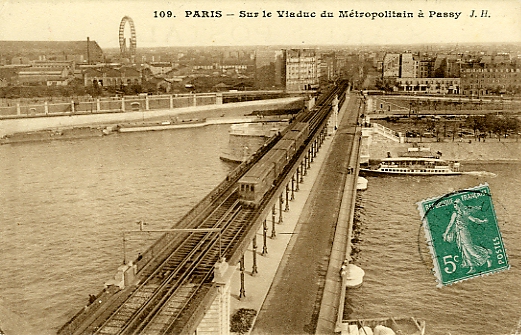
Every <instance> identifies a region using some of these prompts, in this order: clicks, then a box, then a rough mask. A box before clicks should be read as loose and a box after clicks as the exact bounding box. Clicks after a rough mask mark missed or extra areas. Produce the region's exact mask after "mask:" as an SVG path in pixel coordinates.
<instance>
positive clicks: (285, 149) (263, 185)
mask: <svg viewBox="0 0 521 335" xmlns="http://www.w3.org/2000/svg"><path fill="white" fill-rule="evenodd" d="M308 135H309V125H308V124H307V123H305V122H297V123H295V124H294V125H293V127H292V129H291V130H290V131H288V132H287V133H286V134H285V135H284V136H283V137H282V139H280V140H279V141H278V142H277V144H275V146H274V147H273V148H272V149H271V150H270V151H269V152H268V153H266V154H265V155H264V157H262V158H261V159H260V160H259V162H257V164H255V165H254V166H253V167H252V168H251V169H250V170H249V171H248V172H246V174H245V175H244V176H243V177H242V178H241V179H239V181H238V190H239V198H240V201H241V202H242V203H243V204H244V205H246V206H253V207H256V206H258V205H259V204H260V202H261V201H262V198H263V197H264V195H265V194H266V193H267V192H268V191H269V190H270V189H271V187H273V185H274V183H275V181H276V180H277V178H278V177H279V175H280V174H281V173H282V171H283V170H284V167H285V166H286V165H287V164H288V163H289V161H290V160H291V159H292V158H293V156H294V155H295V153H296V152H297V151H298V149H299V148H300V146H301V145H302V144H304V141H305V140H306V138H307V137H308Z"/></svg>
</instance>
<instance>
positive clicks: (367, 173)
mask: <svg viewBox="0 0 521 335" xmlns="http://www.w3.org/2000/svg"><path fill="white" fill-rule="evenodd" d="M359 174H360V175H361V176H363V177H385V176H457V175H461V174H462V172H455V171H444V172H413V171H407V172H399V171H379V170H372V169H360V172H359Z"/></svg>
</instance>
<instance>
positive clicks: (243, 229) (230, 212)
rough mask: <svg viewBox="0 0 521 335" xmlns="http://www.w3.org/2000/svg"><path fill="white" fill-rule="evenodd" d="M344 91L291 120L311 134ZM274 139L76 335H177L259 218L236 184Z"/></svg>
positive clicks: (335, 92) (335, 91) (341, 87)
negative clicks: (221, 265)
mask: <svg viewBox="0 0 521 335" xmlns="http://www.w3.org/2000/svg"><path fill="white" fill-rule="evenodd" d="M346 88H347V82H346V83H341V84H340V85H339V86H337V87H335V88H334V89H333V90H332V91H331V92H330V94H328V95H325V96H321V97H320V98H319V99H318V102H317V106H316V107H315V108H313V109H312V110H310V111H307V112H306V113H301V114H299V115H298V116H297V118H296V120H297V121H302V122H308V123H309V124H310V133H311V134H315V133H316V132H317V131H319V130H320V129H321V128H322V127H323V125H324V121H325V120H326V118H327V117H328V116H329V114H330V110H331V102H332V100H333V99H334V96H335V95H338V96H339V100H340V104H342V103H343V100H344V97H345V95H344V94H341V93H343V92H344V91H345V90H346ZM285 131H287V130H284V131H283V132H282V133H284V132H285ZM278 137H279V138H280V137H281V135H279V136H278ZM277 140H278V138H273V139H272V140H271V141H269V142H268V143H267V144H266V145H265V146H264V147H262V148H261V149H260V150H259V151H258V152H257V153H256V154H255V155H254V156H253V157H252V158H251V159H250V160H249V161H247V162H245V163H243V164H241V165H240V166H239V167H238V168H237V169H235V170H234V171H233V172H232V173H230V175H229V176H228V177H227V178H226V181H224V182H223V183H221V185H219V186H218V187H217V190H216V191H214V192H212V195H211V197H212V199H211V200H212V201H211V205H208V207H206V208H203V209H201V210H200V211H198V212H197V213H195V214H194V215H193V216H191V219H190V220H187V222H188V223H186V224H185V225H183V226H182V227H183V228H185V229H186V230H187V231H186V232H185V233H180V234H177V235H176V237H172V236H169V237H167V238H168V243H166V244H165V246H164V247H163V248H162V250H161V251H159V252H157V253H156V254H155V256H154V257H153V258H151V259H150V260H147V263H146V264H145V265H144V266H142V267H141V268H140V269H139V270H140V271H139V273H138V276H139V281H138V283H137V284H135V285H134V286H132V288H131V289H129V290H131V292H130V293H128V294H127V295H126V298H125V297H123V298H121V299H122V302H120V303H118V305H119V306H118V307H113V308H112V309H111V308H107V310H105V311H103V313H100V315H98V316H97V317H96V319H95V320H94V321H92V322H90V323H89V325H88V326H84V327H83V328H82V330H81V333H82V334H99V335H116V334H118V335H120V334H181V333H183V332H184V331H185V327H186V322H187V319H189V318H190V315H191V314H192V313H193V310H194V308H195V307H194V306H195V305H197V304H198V303H200V302H201V301H203V300H205V297H207V296H208V294H209V293H210V292H211V290H212V288H213V285H212V280H213V273H214V266H215V264H216V263H217V262H218V261H219V260H220V259H221V258H222V257H224V258H225V259H227V260H228V259H230V258H232V256H233V255H235V253H236V249H237V248H238V246H240V245H241V243H242V240H243V235H245V234H247V233H248V231H249V229H250V228H251V227H250V226H251V222H253V221H254V219H255V218H256V217H257V216H258V215H259V212H258V209H257V210H255V209H253V208H246V207H243V206H241V205H240V203H239V196H238V192H237V185H236V182H237V180H238V179H239V178H240V177H241V176H242V175H243V174H244V173H245V172H246V171H247V170H248V169H249V168H250V167H251V166H252V165H253V164H255V162H256V161H258V160H259V159H260V157H262V155H263V154H264V153H266V152H267V151H269V150H270V148H271V147H273V145H274V144H275V143H276V142H277ZM261 207H262V206H261ZM189 214H190V213H189ZM189 214H187V215H189ZM165 238H166V237H165ZM233 257H235V256H233ZM64 329H65V327H64ZM59 333H60V334H61V331H60V332H59ZM68 333H69V334H73V333H78V332H74V331H69V332H68Z"/></svg>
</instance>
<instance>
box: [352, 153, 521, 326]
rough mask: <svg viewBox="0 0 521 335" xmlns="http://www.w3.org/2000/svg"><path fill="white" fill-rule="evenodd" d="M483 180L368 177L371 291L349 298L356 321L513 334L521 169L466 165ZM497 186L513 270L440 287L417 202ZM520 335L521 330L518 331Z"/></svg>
mask: <svg viewBox="0 0 521 335" xmlns="http://www.w3.org/2000/svg"><path fill="white" fill-rule="evenodd" d="M463 169H464V170H467V171H487V172H492V173H494V174H496V175H497V176H495V177H494V176H493V175H491V174H490V173H483V174H479V175H474V176H470V175H463V176H451V177H443V176H437V177H427V178H425V177H423V178H422V177H416V176H414V177H413V176H408V177H387V178H368V180H369V183H368V189H367V191H363V192H361V194H359V197H361V206H362V207H363V208H362V209H360V220H361V233H360V239H361V241H360V242H358V243H357V244H356V248H357V249H359V250H360V251H359V253H358V255H357V259H356V263H357V264H359V265H360V266H361V267H362V268H363V269H364V270H365V277H364V284H363V286H362V287H360V288H358V289H350V290H349V292H348V295H349V298H348V309H349V311H350V312H351V314H350V315H349V316H350V317H352V318H357V317H360V318H362V317H365V318H374V317H387V316H415V317H417V318H419V319H423V320H426V323H427V332H426V333H427V334H435V335H437V334H440V335H441V334H443V335H447V334H452V335H455V334H475V335H480V334H482V335H496V334H497V335H500V334H514V333H516V330H518V323H519V322H520V321H521V308H520V307H519V306H520V304H521V280H520V278H521V270H520V268H519V264H520V262H519V257H520V255H521V243H520V242H519V236H521V225H520V224H519V223H520V221H519V217H520V216H521V189H520V188H519V185H520V184H521V163H481V164H470V163H467V164H463ZM485 182H486V183H488V184H489V185H490V189H491V193H492V199H493V202H494V207H495V210H496V214H497V217H498V221H499V226H500V230H501V233H502V236H503V240H504V242H505V247H506V250H507V255H508V257H509V262H510V265H511V269H510V270H508V271H505V272H501V273H497V274H493V275H489V276H486V277H479V278H474V279H470V280H467V281H464V282H461V283H457V284H453V285H452V286H446V287H443V288H437V287H436V281H435V277H434V275H433V273H432V272H431V269H432V267H433V264H432V258H431V256H430V254H429V251H428V249H427V245H426V241H425V237H424V231H423V228H422V229H421V230H420V229H419V228H420V224H421V220H420V215H419V213H418V210H417V205H416V202H418V201H420V200H423V199H426V198H431V197H435V196H440V195H442V194H445V193H449V192H450V191H453V190H458V189H464V188H469V187H472V186H477V185H479V184H481V183H485ZM519 331H521V328H520V329H519Z"/></svg>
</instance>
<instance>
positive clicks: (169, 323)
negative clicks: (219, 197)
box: [92, 192, 253, 335]
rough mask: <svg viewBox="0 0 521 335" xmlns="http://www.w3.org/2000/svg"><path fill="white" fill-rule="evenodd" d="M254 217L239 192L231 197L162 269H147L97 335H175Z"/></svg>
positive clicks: (162, 265) (187, 237)
mask: <svg viewBox="0 0 521 335" xmlns="http://www.w3.org/2000/svg"><path fill="white" fill-rule="evenodd" d="M252 215H253V210H251V209H243V208H242V206H241V205H240V204H239V201H238V196H237V192H233V193H231V194H230V195H229V196H228V197H227V198H226V199H224V201H222V202H221V205H220V206H218V207H217V208H216V209H215V210H214V211H213V213H212V214H211V215H210V216H208V218H207V219H206V220H205V221H204V222H202V224H200V225H199V226H198V227H197V228H196V229H201V230H202V231H201V232H197V231H195V229H194V231H190V233H189V234H187V236H186V237H185V238H184V239H183V240H182V242H181V243H179V244H178V245H177V246H176V248H175V250H174V251H173V252H171V253H170V255H169V256H168V257H166V259H165V260H163V262H162V263H161V264H160V265H159V266H157V267H156V268H155V269H154V270H151V267H149V268H148V269H150V270H145V273H143V274H142V276H141V277H142V278H144V279H143V280H142V282H140V283H139V284H138V285H137V287H136V288H135V290H134V291H133V292H132V294H131V295H130V296H129V297H128V298H127V299H126V300H125V301H124V303H122V304H121V305H120V306H119V308H117V309H116V310H114V311H113V312H112V313H111V314H110V316H108V317H107V318H106V319H105V320H103V322H101V324H99V325H98V326H95V327H94V328H93V329H92V330H93V332H92V333H94V334H100V335H115V334H143V333H146V334H163V333H164V332H166V331H168V333H172V331H173V330H172V327H175V323H176V320H177V319H178V318H179V316H180V315H181V314H182V312H183V310H185V309H186V307H187V306H188V304H189V303H190V301H191V300H192V299H193V297H194V296H195V295H196V294H197V293H198V292H199V291H200V290H201V289H202V288H203V286H204V285H205V284H208V283H211V280H212V279H213V268H214V265H215V263H216V262H217V261H218V260H219V259H220V258H221V257H223V256H226V254H228V253H230V252H231V251H232V250H233V247H234V245H235V244H236V243H237V242H238V241H239V239H240V237H241V235H242V234H241V233H242V232H243V230H244V227H245V225H246V223H247V222H248V221H249V220H250V218H251V216H252ZM205 229H206V230H205ZM209 229H215V230H220V233H219V234H218V233H216V232H215V231H208V230H209ZM203 230H204V231H203ZM169 329H170V330H169Z"/></svg>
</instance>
